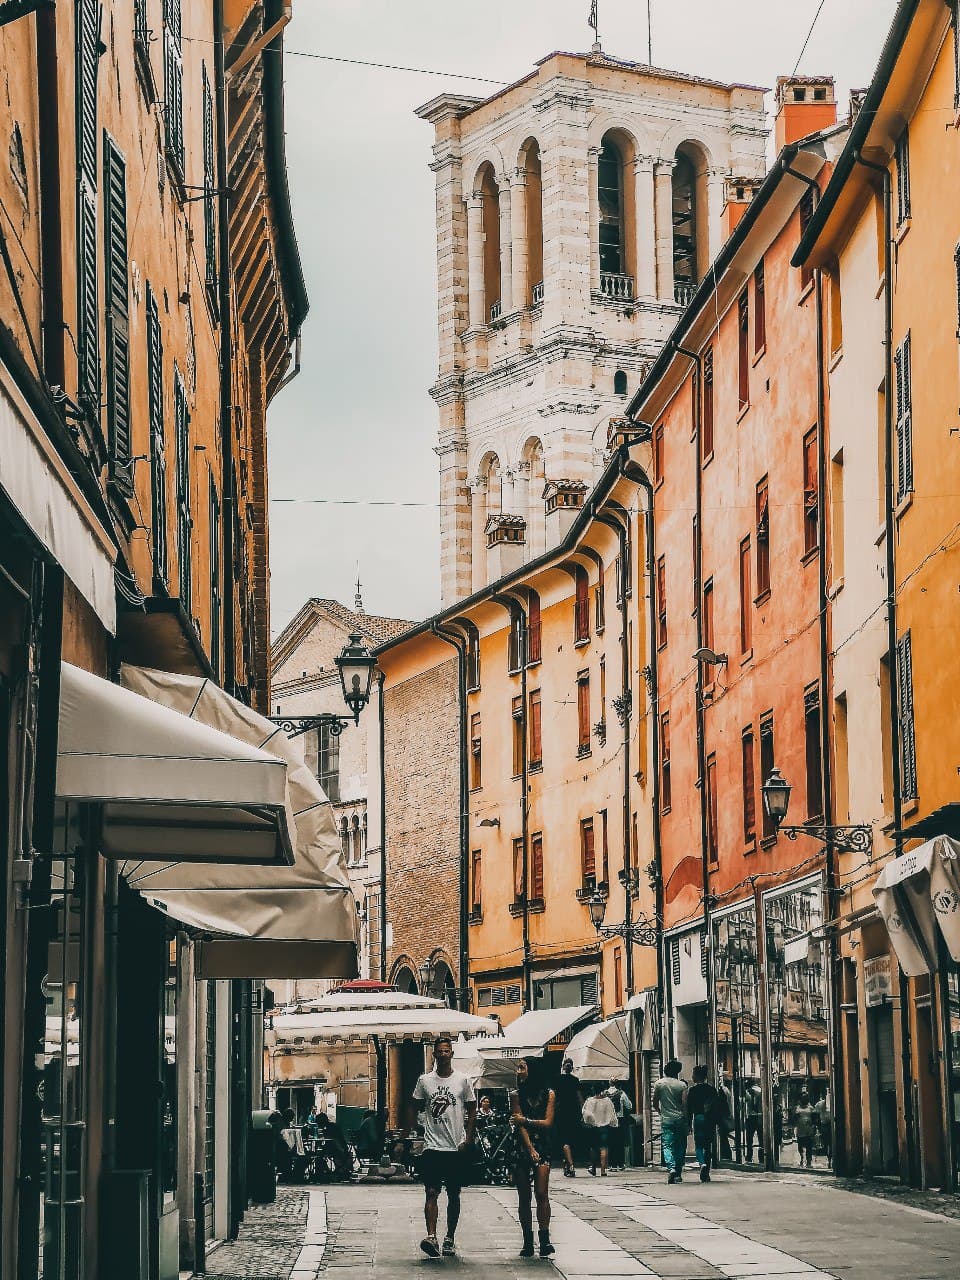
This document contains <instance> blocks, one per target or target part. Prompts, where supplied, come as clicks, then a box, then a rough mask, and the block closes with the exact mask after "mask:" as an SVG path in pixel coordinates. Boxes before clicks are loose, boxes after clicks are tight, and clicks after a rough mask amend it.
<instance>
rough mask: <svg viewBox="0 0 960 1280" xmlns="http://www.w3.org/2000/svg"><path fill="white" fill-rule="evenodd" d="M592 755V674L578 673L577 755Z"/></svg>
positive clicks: (586, 672)
mask: <svg viewBox="0 0 960 1280" xmlns="http://www.w3.org/2000/svg"><path fill="white" fill-rule="evenodd" d="M589 753H590V672H589V671H578V672H577V755H578V756H585V755H589Z"/></svg>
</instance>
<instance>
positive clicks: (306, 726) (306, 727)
mask: <svg viewBox="0 0 960 1280" xmlns="http://www.w3.org/2000/svg"><path fill="white" fill-rule="evenodd" d="M268 719H270V720H271V721H272V722H273V723H274V724H275V725H278V726H279V727H280V728H281V729H282V730H283V731H284V733H285V734H286V735H287V737H288V738H298V737H299V736H300V734H301V733H309V732H310V730H311V729H328V730H329V731H330V733H332V734H333V736H334V737H335V738H339V737H340V735H341V733H343V731H344V729H346V728H347V727H348V726H349V725H351V724H353V723H354V719H353V717H352V716H335V715H332V714H328V715H322V716H269V717H268Z"/></svg>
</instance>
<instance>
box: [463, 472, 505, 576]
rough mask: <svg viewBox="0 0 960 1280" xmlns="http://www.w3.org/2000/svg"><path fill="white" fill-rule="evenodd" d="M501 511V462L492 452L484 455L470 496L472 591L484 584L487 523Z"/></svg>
mask: <svg viewBox="0 0 960 1280" xmlns="http://www.w3.org/2000/svg"><path fill="white" fill-rule="evenodd" d="M502 510H503V478H502V476H501V473H500V459H499V458H498V457H497V455H496V454H495V453H487V454H485V455H484V457H483V459H482V461H481V463H480V467H479V470H478V471H477V479H476V484H475V486H474V492H473V497H472V514H471V523H472V538H471V541H472V548H473V589H474V591H479V590H480V588H481V587H485V586H486V585H487V534H486V529H487V521H488V520H489V519H490V517H491V516H495V515H499V514H500V512H501V511H502Z"/></svg>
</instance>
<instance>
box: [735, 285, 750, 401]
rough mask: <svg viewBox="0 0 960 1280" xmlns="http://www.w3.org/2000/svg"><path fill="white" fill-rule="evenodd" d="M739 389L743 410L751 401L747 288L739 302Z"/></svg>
mask: <svg viewBox="0 0 960 1280" xmlns="http://www.w3.org/2000/svg"><path fill="white" fill-rule="evenodd" d="M737 389H738V396H739V401H740V409H741V411H742V410H743V409H745V408H746V407H747V405H748V404H749V403H750V300H749V298H748V297H747V291H746V289H744V291H743V293H741V295H740V299H739V301H738V303H737Z"/></svg>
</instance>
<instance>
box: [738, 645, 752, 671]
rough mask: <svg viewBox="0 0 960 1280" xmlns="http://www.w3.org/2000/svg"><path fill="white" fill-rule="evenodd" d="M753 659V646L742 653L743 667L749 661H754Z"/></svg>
mask: <svg viewBox="0 0 960 1280" xmlns="http://www.w3.org/2000/svg"><path fill="white" fill-rule="evenodd" d="M752 661H753V647H752V646H751V647H750V648H749V649H747V650H745V652H744V653H743V654H742V655H741V657H740V665H741V667H745V666H746V665H747V663H748V662H752Z"/></svg>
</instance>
